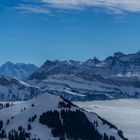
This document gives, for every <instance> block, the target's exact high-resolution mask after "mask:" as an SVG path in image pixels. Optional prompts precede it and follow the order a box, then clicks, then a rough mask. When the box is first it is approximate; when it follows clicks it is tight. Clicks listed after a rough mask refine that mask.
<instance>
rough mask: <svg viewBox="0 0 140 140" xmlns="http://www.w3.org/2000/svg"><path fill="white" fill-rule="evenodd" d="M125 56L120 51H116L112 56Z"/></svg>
mask: <svg viewBox="0 0 140 140" xmlns="http://www.w3.org/2000/svg"><path fill="white" fill-rule="evenodd" d="M124 56H125V54H124V53H122V52H120V51H119V52H116V53H114V57H116V58H121V57H124Z"/></svg>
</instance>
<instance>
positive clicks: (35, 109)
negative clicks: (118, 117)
mask: <svg viewBox="0 0 140 140" xmlns="http://www.w3.org/2000/svg"><path fill="white" fill-rule="evenodd" d="M0 120H1V121H0V139H3V140H7V139H8V140H31V139H32V140H46V139H48V140H78V139H81V140H127V139H126V138H125V137H124V136H123V133H122V131H121V130H118V128H117V127H115V126H114V125H112V124H110V123H109V122H108V121H106V120H104V119H102V118H101V117H99V116H98V115H97V114H95V113H89V112H86V111H84V110H83V109H80V108H79V107H77V106H75V105H73V104H72V103H71V102H69V101H67V100H65V99H64V98H62V97H58V96H55V95H52V94H48V93H46V94H43V95H40V96H39V97H37V98H34V99H32V100H29V101H24V102H21V103H18V104H16V105H14V106H12V107H9V108H5V109H2V110H0Z"/></svg>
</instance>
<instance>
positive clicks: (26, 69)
mask: <svg viewBox="0 0 140 140" xmlns="http://www.w3.org/2000/svg"><path fill="white" fill-rule="evenodd" d="M37 69H38V67H37V66H35V65H33V64H24V63H17V64H14V63H11V62H6V63H5V64H3V65H2V66H1V67H0V75H6V76H13V77H16V78H19V79H21V80H25V79H27V78H28V76H29V75H30V74H32V73H33V72H35V71H36V70H37Z"/></svg>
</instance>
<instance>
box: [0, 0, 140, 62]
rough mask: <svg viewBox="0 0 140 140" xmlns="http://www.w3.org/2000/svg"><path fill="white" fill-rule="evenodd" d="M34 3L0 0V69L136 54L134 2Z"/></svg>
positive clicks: (137, 10) (138, 15) (138, 11)
mask: <svg viewBox="0 0 140 140" xmlns="http://www.w3.org/2000/svg"><path fill="white" fill-rule="evenodd" d="M36 1H38V2H36ZM36 1H35V0H12V1H5V0H0V64H2V63H4V62H5V61H12V62H26V63H34V64H37V65H41V64H42V63H43V62H44V61H45V60H47V59H51V60H53V59H61V60H65V59H76V60H85V59H88V58H92V57H94V56H96V57H98V58H99V59H104V58H105V57H107V56H108V55H112V54H113V53H114V52H116V51H122V52H124V53H133V52H136V51H138V50H140V2H137V1H136V2H134V3H133V2H132V4H130V3H129V2H130V1H129V0H122V1H124V3H121V2H120V3H119V4H118V3H116V4H115V3H112V0H107V1H106V2H108V3H105V4H104V3H103V2H104V1H105V0H102V3H100V2H99V0H97V3H94V2H92V0H83V1H81V0H73V1H72V0H69V2H68V1H67V0H62V1H61V2H59V0H52V1H51V2H50V0H36ZM95 1H96V0H95ZM127 1H128V2H127Z"/></svg>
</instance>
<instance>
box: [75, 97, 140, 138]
mask: <svg viewBox="0 0 140 140" xmlns="http://www.w3.org/2000/svg"><path fill="white" fill-rule="evenodd" d="M75 104H77V105H78V106H80V107H82V108H84V109H86V110H88V111H93V112H96V113H98V115H100V116H101V117H103V118H105V119H106V120H108V121H109V122H111V123H113V124H115V125H116V126H117V127H118V128H119V129H121V130H123V132H124V135H125V136H126V137H127V138H129V140H140V99H121V100H111V101H88V102H75Z"/></svg>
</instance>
